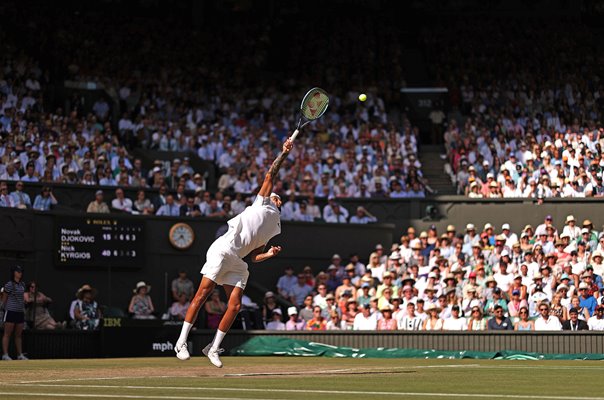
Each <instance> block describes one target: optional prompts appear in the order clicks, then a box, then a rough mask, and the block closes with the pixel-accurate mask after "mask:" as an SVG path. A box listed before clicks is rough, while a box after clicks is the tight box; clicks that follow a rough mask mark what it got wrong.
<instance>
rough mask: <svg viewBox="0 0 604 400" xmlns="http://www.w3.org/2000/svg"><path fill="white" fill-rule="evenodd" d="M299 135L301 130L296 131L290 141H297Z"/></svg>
mask: <svg viewBox="0 0 604 400" xmlns="http://www.w3.org/2000/svg"><path fill="white" fill-rule="evenodd" d="M298 133H300V130H299V129H296V130H295V131H294V133H292V135H291V137H290V139H291V141H292V142H293V141H294V140H296V136H298Z"/></svg>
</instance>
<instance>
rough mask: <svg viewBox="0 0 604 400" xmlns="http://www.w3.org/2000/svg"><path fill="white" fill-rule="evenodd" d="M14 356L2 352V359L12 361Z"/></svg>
mask: <svg viewBox="0 0 604 400" xmlns="http://www.w3.org/2000/svg"><path fill="white" fill-rule="evenodd" d="M11 360H12V358H10V356H9V355H8V354H2V361H11Z"/></svg>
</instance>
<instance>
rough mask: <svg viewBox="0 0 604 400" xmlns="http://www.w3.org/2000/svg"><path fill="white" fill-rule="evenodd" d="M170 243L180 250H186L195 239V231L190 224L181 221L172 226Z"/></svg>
mask: <svg viewBox="0 0 604 400" xmlns="http://www.w3.org/2000/svg"><path fill="white" fill-rule="evenodd" d="M169 238H170V243H171V244H172V246H174V247H176V248H177V249H179V250H186V249H188V248H189V247H191V245H192V244H193V240H195V232H193V228H191V227H190V226H189V225H188V224H185V223H182V222H179V223H178V224H174V225H173V226H172V228H170V234H169Z"/></svg>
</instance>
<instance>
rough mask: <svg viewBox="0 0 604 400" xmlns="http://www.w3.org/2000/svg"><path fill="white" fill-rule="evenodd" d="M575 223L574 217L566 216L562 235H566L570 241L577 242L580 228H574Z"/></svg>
mask: <svg viewBox="0 0 604 400" xmlns="http://www.w3.org/2000/svg"><path fill="white" fill-rule="evenodd" d="M576 223H577V221H575V217H574V216H573V215H567V216H566V221H565V223H564V224H565V226H564V229H562V234H567V235H568V237H569V238H570V240H571V241H575V240H577V238H578V237H579V236H581V228H579V227H578V226H576Z"/></svg>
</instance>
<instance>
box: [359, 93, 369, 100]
mask: <svg viewBox="0 0 604 400" xmlns="http://www.w3.org/2000/svg"><path fill="white" fill-rule="evenodd" d="M359 100H361V101H365V100H367V95H366V94H365V93H361V94H360V95H359Z"/></svg>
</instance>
